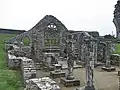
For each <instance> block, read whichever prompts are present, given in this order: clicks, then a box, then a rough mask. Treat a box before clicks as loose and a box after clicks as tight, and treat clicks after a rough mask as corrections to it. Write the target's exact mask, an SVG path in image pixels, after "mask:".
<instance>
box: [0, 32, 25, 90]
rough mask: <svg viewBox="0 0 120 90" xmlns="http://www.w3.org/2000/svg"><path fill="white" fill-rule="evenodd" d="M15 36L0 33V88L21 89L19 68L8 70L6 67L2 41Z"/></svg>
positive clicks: (0, 89)
mask: <svg viewBox="0 0 120 90" xmlns="http://www.w3.org/2000/svg"><path fill="white" fill-rule="evenodd" d="M13 36H15V35H14V34H0V90H23V88H22V82H21V80H20V78H21V75H20V71H19V70H10V69H9V68H8V67H7V62H6V57H5V55H6V53H5V52H4V49H3V48H4V45H5V43H4V41H6V40H8V39H10V38H11V37H13Z"/></svg>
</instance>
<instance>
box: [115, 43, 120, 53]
mask: <svg viewBox="0 0 120 90" xmlns="http://www.w3.org/2000/svg"><path fill="white" fill-rule="evenodd" d="M114 53H115V54H120V44H116V50H115V52H114Z"/></svg>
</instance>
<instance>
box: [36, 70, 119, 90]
mask: <svg viewBox="0 0 120 90" xmlns="http://www.w3.org/2000/svg"><path fill="white" fill-rule="evenodd" d="M117 70H118V69H117ZM117 70H116V71H115V72H105V71H103V70H101V69H100V68H95V69H94V86H95V88H96V90H118V80H119V79H118V76H117ZM64 71H65V72H66V70H64ZM43 76H49V72H45V71H41V70H37V77H43ZM74 76H75V77H76V78H78V79H80V86H79V87H84V85H85V68H78V69H74ZM54 80H55V81H56V82H57V83H58V85H59V86H60V88H61V90H75V89H76V88H79V87H65V86H64V85H62V84H61V83H60V79H59V78H57V79H54ZM81 90H82V89H81Z"/></svg>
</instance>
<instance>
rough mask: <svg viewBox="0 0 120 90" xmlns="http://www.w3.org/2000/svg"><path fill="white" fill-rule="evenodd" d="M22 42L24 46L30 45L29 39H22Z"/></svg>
mask: <svg viewBox="0 0 120 90" xmlns="http://www.w3.org/2000/svg"><path fill="white" fill-rule="evenodd" d="M22 41H23V44H24V45H25V46H29V45H30V39H29V37H27V36H26V37H24V38H23V40H22Z"/></svg>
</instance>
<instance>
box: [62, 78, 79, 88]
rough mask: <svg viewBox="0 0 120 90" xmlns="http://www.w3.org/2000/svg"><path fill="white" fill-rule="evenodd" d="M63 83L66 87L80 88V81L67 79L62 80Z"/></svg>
mask: <svg viewBox="0 0 120 90" xmlns="http://www.w3.org/2000/svg"><path fill="white" fill-rule="evenodd" d="M61 83H62V84H64V85H65V86H66V87H68V86H80V80H78V79H76V78H75V79H71V80H68V79H66V78H61Z"/></svg>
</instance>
